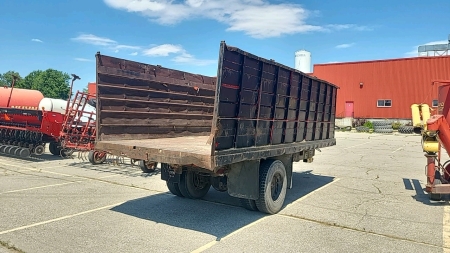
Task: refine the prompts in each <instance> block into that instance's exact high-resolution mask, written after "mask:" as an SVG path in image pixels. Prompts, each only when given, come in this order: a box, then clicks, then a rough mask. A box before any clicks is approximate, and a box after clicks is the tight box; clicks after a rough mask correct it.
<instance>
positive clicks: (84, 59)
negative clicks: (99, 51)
mask: <svg viewBox="0 0 450 253" xmlns="http://www.w3.org/2000/svg"><path fill="white" fill-rule="evenodd" d="M74 60H75V61H84V62H87V61H93V60H91V59H86V58H74Z"/></svg>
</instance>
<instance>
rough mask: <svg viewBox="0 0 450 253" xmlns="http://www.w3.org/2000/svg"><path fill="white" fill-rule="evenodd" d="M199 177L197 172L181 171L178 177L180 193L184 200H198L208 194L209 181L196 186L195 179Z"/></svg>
mask: <svg viewBox="0 0 450 253" xmlns="http://www.w3.org/2000/svg"><path fill="white" fill-rule="evenodd" d="M197 176H200V175H198V173H197V172H193V171H190V170H187V171H183V173H181V175H180V184H179V188H180V192H181V194H183V196H184V197H185V198H189V199H200V198H203V197H204V196H205V195H206V193H208V191H209V188H210V187H211V181H209V182H206V183H205V184H204V185H198V186H196V184H195V183H196V182H195V181H197V180H196V177H197Z"/></svg>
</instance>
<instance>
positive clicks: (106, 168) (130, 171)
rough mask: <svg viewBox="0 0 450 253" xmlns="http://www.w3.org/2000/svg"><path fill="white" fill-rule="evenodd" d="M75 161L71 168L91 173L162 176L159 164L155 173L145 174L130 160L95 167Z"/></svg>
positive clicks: (85, 162)
mask: <svg viewBox="0 0 450 253" xmlns="http://www.w3.org/2000/svg"><path fill="white" fill-rule="evenodd" d="M74 159H75V161H74V162H72V163H69V164H67V165H68V166H71V167H76V168H80V169H86V170H91V171H98V172H107V173H112V174H119V175H124V176H129V177H144V178H146V177H153V176H158V175H159V174H160V165H159V164H158V167H157V168H156V170H155V171H154V172H150V173H144V172H142V170H141V169H140V168H139V166H137V165H132V164H131V162H130V160H129V159H128V160H125V161H124V163H121V164H114V162H113V161H110V160H109V161H106V162H105V163H104V164H97V165H93V164H91V163H90V162H88V161H83V160H80V159H78V158H74Z"/></svg>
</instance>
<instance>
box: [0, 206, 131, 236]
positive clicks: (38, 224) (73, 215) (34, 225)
mask: <svg viewBox="0 0 450 253" xmlns="http://www.w3.org/2000/svg"><path fill="white" fill-rule="evenodd" d="M123 203H125V202H120V203H116V204H113V205H108V206H103V207H99V208H95V209H91V210H87V211H84V212H80V213H76V214H71V215H67V216H63V217H59V218H56V219H51V220H47V221H42V222H37V223H33V224H30V225H26V226H22V227H18V228H13V229H9V230H5V231H1V232H0V235H4V234H8V233H11V232H15V231H19V230H23V229H27V228H32V227H36V226H40V225H45V224H48V223H52V222H56V221H60V220H66V219H69V218H73V217H76V216H80V215H83V214H88V213H92V212H96V211H100V210H103V209H108V208H112V207H115V206H118V205H121V204H123Z"/></svg>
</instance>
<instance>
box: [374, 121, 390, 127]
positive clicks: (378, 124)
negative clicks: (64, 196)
mask: <svg viewBox="0 0 450 253" xmlns="http://www.w3.org/2000/svg"><path fill="white" fill-rule="evenodd" d="M372 125H373V126H374V127H377V126H391V127H392V122H390V121H389V120H377V121H373V122H372Z"/></svg>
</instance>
